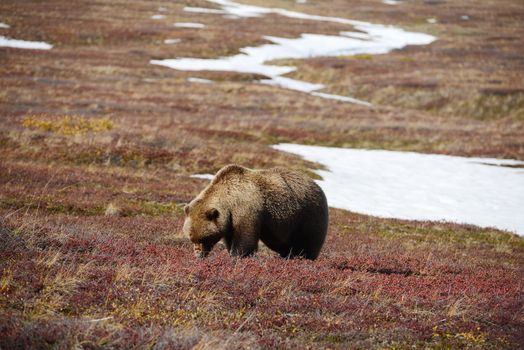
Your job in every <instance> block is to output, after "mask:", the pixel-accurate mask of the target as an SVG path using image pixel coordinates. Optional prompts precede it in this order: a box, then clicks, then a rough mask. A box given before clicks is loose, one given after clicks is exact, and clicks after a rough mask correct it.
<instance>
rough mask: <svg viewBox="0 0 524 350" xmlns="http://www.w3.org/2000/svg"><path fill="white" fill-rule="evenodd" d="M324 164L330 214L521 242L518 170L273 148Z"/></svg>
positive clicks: (452, 160) (487, 163)
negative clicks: (506, 235)
mask: <svg viewBox="0 0 524 350" xmlns="http://www.w3.org/2000/svg"><path fill="white" fill-rule="evenodd" d="M273 147H274V148H275V149H277V150H280V151H285V152H289V153H293V154H297V155H300V156H302V157H303V158H304V159H306V160H309V161H313V162H317V163H320V164H323V165H324V166H325V167H326V168H327V169H328V170H318V171H316V172H317V173H318V174H319V175H320V176H322V178H323V180H320V181H317V183H318V184H319V185H320V186H321V187H322V189H323V190H324V192H325V193H326V196H327V199H328V204H329V206H330V207H334V208H340V209H346V210H351V211H353V212H358V213H363V214H369V215H374V216H379V217H385V218H399V219H408V220H436V221H441V220H442V221H450V222H456V223H466V224H473V225H478V226H481V227H496V228H499V229H503V230H508V231H512V232H515V233H517V234H519V235H524V168H511V167H508V166H512V165H524V162H521V161H516V160H502V159H492V158H464V157H454V156H445V155H435V154H421V153H413V152H394V151H383V150H363V149H348V148H333V147H320V146H305V145H297V144H278V145H274V146H273Z"/></svg>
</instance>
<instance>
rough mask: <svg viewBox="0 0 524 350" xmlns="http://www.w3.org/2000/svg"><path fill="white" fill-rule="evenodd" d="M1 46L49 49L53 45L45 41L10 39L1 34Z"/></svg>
mask: <svg viewBox="0 0 524 350" xmlns="http://www.w3.org/2000/svg"><path fill="white" fill-rule="evenodd" d="M0 47H12V48H16V49H33V50H49V49H51V48H52V47H53V45H51V44H48V43H45V42H43V41H26V40H16V39H9V38H6V37H5V36H0Z"/></svg>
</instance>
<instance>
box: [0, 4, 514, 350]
mask: <svg viewBox="0 0 524 350" xmlns="http://www.w3.org/2000/svg"><path fill="white" fill-rule="evenodd" d="M244 2H246V3H247V2H249V3H252V4H258V5H261V6H276V7H283V8H288V9H292V10H298V11H302V12H307V13H311V14H321V15H327V16H329V15H331V16H338V17H347V18H353V19H358V20H364V21H371V22H374V23H385V24H395V25H399V26H402V27H404V28H407V29H410V30H418V31H423V32H426V33H430V34H433V35H436V36H438V38H439V40H438V41H436V42H435V43H433V44H431V45H430V46H421V47H408V48H405V49H403V50H397V51H394V52H392V53H390V54H387V55H373V56H370V55H357V56H341V57H334V58H316V59H308V60H303V61H298V62H295V61H293V62H287V63H286V62H284V61H280V62H275V64H292V65H294V66H297V67H298V69H297V71H295V72H293V73H291V75H290V77H296V78H298V79H303V80H306V81H310V82H318V83H323V84H326V90H325V91H326V92H331V93H337V94H341V95H348V96H353V97H357V98H362V99H364V100H369V101H371V102H373V104H374V106H373V107H372V108H368V107H364V106H358V105H352V104H347V103H342V102H339V101H332V100H325V99H320V98H314V97H312V96H310V95H308V94H302V93H298V92H295V91H287V90H282V89H279V88H277V87H272V86H266V85H263V84H259V83H258V82H257V81H258V80H260V79H261V78H262V77H261V76H258V75H251V74H232V73H223V72H210V71H209V72H180V71H176V70H170V69H167V68H165V67H159V66H154V65H151V64H149V60H151V59H165V58H174V57H218V56H224V55H231V54H236V53H238V50H239V49H240V48H242V47H246V46H255V45H259V44H262V43H267V41H265V40H264V39H263V37H262V35H276V36H282V37H296V36H298V35H299V34H300V33H310V32H312V33H323V34H333V33H338V32H339V31H342V30H348V28H347V26H344V25H341V24H336V23H330V24H326V23H322V22H312V21H305V20H301V19H293V18H286V17H281V16H280V17H279V16H276V15H272V16H266V17H251V18H243V19H232V18H225V17H224V16H222V15H216V14H206V13H189V12H187V11H184V10H183V8H184V7H185V6H193V7H208V8H215V9H216V8H217V6H216V5H214V4H211V3H209V2H207V1H203V0H187V1H179V2H168V1H138V0H133V1H121V0H119V1H97V2H93V1H87V0H86V1H74V2H71V1H62V0H58V1H53V2H52V3H50V2H36V1H27V2H20V1H10V0H8V1H2V2H0V14H1V17H0V21H1V22H2V23H6V24H8V25H9V26H10V27H9V28H0V35H2V36H6V37H12V38H18V39H24V40H36V41H47V42H50V43H52V44H53V45H54V46H53V49H51V50H49V51H36V50H35V51H27V50H20V49H14V48H4V47H0V87H1V88H0V118H1V121H0V154H1V156H0V349H31V348H34V349H40V348H44V349H45V348H53V349H69V348H85V349H101V348H111V349H115V348H116V349H128V348H140V349H142V348H153V349H191V348H194V349H215V348H217V349H220V348H223V349H247V348H252V349H258V348H262V349H265V348H280V349H282V348H286V349H288V348H289V349H347V348H373V349H407V348H410V349H412V348H420V349H450V348H453V349H454V348H466V349H501V348H502V349H516V348H522V347H523V346H524V338H523V334H524V316H523V315H524V312H523V311H524V298H523V295H524V290H523V288H524V285H523V284H522V281H523V280H524V240H523V239H522V238H521V237H519V236H517V235H515V234H511V233H508V232H503V231H499V230H496V229H491V228H479V227H474V226H468V225H458V224H452V223H445V222H413V221H403V220H394V219H382V218H376V217H370V216H365V215H361V214H356V213H351V212H347V211H342V210H337V209H330V218H331V219H330V229H329V232H328V239H327V242H326V245H325V247H324V249H323V251H322V253H321V256H320V258H319V259H318V260H316V261H313V262H311V261H305V260H300V259H298V260H285V259H281V258H279V257H277V256H275V255H274V254H273V253H272V252H271V251H270V250H269V249H267V248H265V247H263V246H261V247H260V251H259V252H258V254H257V255H256V256H254V257H250V258H245V259H235V258H231V257H230V256H229V254H227V252H226V251H225V249H224V248H223V247H221V246H220V245H219V246H218V247H217V249H215V250H214V251H213V252H212V253H211V255H210V256H209V258H208V259H206V260H198V259H196V258H194V256H193V251H192V246H191V242H189V240H187V239H186V238H185V237H182V235H181V228H182V224H183V220H184V214H183V211H182V208H183V206H184V204H185V203H187V202H189V201H190V200H191V199H192V198H193V197H194V196H195V195H196V194H198V193H199V192H200V191H201V189H202V188H203V187H204V186H205V185H206V183H207V182H206V180H202V179H196V178H192V177H191V175H192V174H195V173H200V174H205V173H214V172H216V171H217V170H218V169H220V168H221V167H222V166H224V165H225V164H228V163H240V164H242V165H244V166H247V167H253V168H265V167H271V166H286V167H289V168H293V169H298V170H301V171H304V172H306V173H309V174H310V175H311V176H317V175H315V174H314V173H313V171H312V170H314V169H318V168H319V165H318V164H313V163H310V162H306V161H304V160H303V159H300V158H298V157H295V156H292V155H289V154H285V153H282V152H277V151H276V150H274V149H272V148H270V147H269V145H271V144H272V143H277V142H298V143H307V144H317V145H330V146H345V147H360V148H381V149H396V150H409V151H419V152H430V153H442V154H453V155H469V156H492V157H498V158H515V159H520V160H524V141H523V140H524V128H523V119H522V108H523V104H522V102H523V98H522V91H523V89H524V86H523V85H522V84H523V81H524V79H521V78H522V72H523V71H524V70H522V62H523V61H522V59H521V58H522V56H523V55H522V50H523V46H522V45H520V44H519V43H520V42H519V40H518V38H521V37H522V23H524V22H523V21H522V20H521V19H522V17H523V13H524V8H523V6H522V4H521V3H520V2H519V1H517V0H503V1H496V2H494V1H485V2H481V3H478V4H475V6H472V5H471V4H470V2H468V1H465V0H457V1H454V2H445V3H444V2H440V1H431V2H428V1H426V2H413V1H404V2H402V4H401V5H396V6H390V5H386V4H384V3H383V2H382V1H380V0H374V1H368V0H354V1H351V6H349V5H348V2H347V1H343V0H334V1H329V2H315V1H308V2H307V3H305V4H301V3H298V2H295V1H284V0H271V1H258V0H244ZM465 12H467V15H468V16H469V17H468V18H469V20H468V21H466V20H464V19H461V16H464V15H465V14H466V13H465ZM158 13H162V14H163V15H164V16H165V18H163V19H152V18H151V16H153V15H155V14H158ZM428 18H436V19H437V23H435V24H434V25H431V24H429V23H428V21H427V19H428ZM175 22H198V23H203V24H205V25H206V27H205V28H204V29H198V30H196V29H191V28H176V27H174V26H173V25H172V24H173V23H175ZM501 23H503V24H504V25H502V24H501ZM166 39H179V41H177V43H176V44H169V45H167V44H164V40H166ZM190 77H199V78H204V79H209V80H211V81H212V83H208V84H199V83H193V82H191V81H189V80H188V78H190Z"/></svg>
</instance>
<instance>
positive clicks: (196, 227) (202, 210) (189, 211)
mask: <svg viewBox="0 0 524 350" xmlns="http://www.w3.org/2000/svg"><path fill="white" fill-rule="evenodd" d="M184 212H185V214H186V219H185V221H184V227H183V231H184V234H185V235H186V236H188V237H189V239H190V240H191V242H193V244H194V249H195V255H196V256H197V257H200V258H204V257H206V256H207V255H208V254H209V252H210V251H211V249H213V247H214V245H215V244H216V243H218V241H220V240H221V239H222V238H223V237H224V234H225V232H224V231H225V230H224V227H225V215H223V213H221V212H220V209H219V208H217V207H216V206H212V205H210V204H208V203H205V201H201V200H195V201H193V202H191V203H189V204H188V205H186V206H185V207H184Z"/></svg>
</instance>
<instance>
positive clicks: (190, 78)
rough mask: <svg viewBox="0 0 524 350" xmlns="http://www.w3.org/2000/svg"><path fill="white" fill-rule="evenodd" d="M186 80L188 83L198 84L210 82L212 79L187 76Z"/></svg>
mask: <svg viewBox="0 0 524 350" xmlns="http://www.w3.org/2000/svg"><path fill="white" fill-rule="evenodd" d="M187 81H189V82H190V83H198V84H212V83H213V81H212V80H209V79H202V78H195V77H189V78H187Z"/></svg>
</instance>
